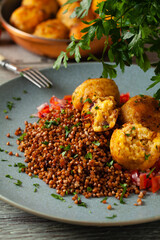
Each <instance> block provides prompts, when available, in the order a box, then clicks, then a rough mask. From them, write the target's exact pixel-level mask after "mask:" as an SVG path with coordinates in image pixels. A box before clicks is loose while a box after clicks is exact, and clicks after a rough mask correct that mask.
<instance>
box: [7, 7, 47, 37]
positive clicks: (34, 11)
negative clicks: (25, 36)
mask: <svg viewBox="0 0 160 240" xmlns="http://www.w3.org/2000/svg"><path fill="white" fill-rule="evenodd" d="M46 18H47V14H46V13H45V11H44V10H42V9H40V8H37V7H30V6H21V7H19V8H17V9H16V10H15V11H14V12H13V13H12V15H11V17H10V23H11V24H12V25H13V26H14V27H16V28H18V29H20V30H22V31H24V32H27V33H33V31H34V29H35V27H36V26H37V25H38V24H39V23H41V22H42V21H44V20H46Z"/></svg>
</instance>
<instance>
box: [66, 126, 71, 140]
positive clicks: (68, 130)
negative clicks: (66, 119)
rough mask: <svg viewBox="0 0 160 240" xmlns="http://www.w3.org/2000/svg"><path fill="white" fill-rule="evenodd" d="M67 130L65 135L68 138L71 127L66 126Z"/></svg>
mask: <svg viewBox="0 0 160 240" xmlns="http://www.w3.org/2000/svg"><path fill="white" fill-rule="evenodd" d="M65 131H66V134H65V137H66V138H67V137H68V135H69V133H70V131H71V130H70V129H69V127H68V126H65Z"/></svg>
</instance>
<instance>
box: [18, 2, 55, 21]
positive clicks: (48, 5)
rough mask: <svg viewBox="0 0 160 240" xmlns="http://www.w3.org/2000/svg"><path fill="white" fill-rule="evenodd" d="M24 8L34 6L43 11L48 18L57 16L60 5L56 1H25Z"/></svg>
mask: <svg viewBox="0 0 160 240" xmlns="http://www.w3.org/2000/svg"><path fill="white" fill-rule="evenodd" d="M21 5H22V6H34V7H39V8H40V9H43V10H44V11H45V12H46V13H47V15H48V17H50V16H51V15H56V13H57V11H58V3H57V1H56V0H23V1H22V4H21Z"/></svg>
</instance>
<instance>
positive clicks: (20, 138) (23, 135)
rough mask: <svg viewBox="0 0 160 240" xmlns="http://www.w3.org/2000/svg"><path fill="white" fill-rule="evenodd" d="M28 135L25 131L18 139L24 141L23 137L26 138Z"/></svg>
mask: <svg viewBox="0 0 160 240" xmlns="http://www.w3.org/2000/svg"><path fill="white" fill-rule="evenodd" d="M26 135H27V133H23V134H22V135H21V136H20V137H19V138H18V140H21V141H23V138H24V137H25V136H26Z"/></svg>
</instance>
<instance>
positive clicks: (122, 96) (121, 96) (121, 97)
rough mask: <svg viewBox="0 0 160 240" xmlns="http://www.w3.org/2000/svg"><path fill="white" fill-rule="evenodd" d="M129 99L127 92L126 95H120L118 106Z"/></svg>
mask: <svg viewBox="0 0 160 240" xmlns="http://www.w3.org/2000/svg"><path fill="white" fill-rule="evenodd" d="M129 99H130V94H129V92H127V93H122V94H121V95H120V104H123V103H125V102H127V101H128V100H129Z"/></svg>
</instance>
